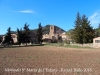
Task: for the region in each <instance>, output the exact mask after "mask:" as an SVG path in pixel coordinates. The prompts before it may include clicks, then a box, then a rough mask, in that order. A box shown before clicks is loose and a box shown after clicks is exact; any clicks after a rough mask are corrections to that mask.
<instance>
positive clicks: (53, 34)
mask: <svg viewBox="0 0 100 75" xmlns="http://www.w3.org/2000/svg"><path fill="white" fill-rule="evenodd" d="M55 34H56V28H55V26H50V32H49V35H50V38H51V39H52V37H54V36H55Z"/></svg>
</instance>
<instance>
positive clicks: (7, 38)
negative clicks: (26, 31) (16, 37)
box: [3, 27, 13, 45]
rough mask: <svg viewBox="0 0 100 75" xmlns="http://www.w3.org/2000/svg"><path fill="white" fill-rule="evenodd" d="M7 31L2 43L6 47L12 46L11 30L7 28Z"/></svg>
mask: <svg viewBox="0 0 100 75" xmlns="http://www.w3.org/2000/svg"><path fill="white" fill-rule="evenodd" d="M7 31H8V32H7V34H6V36H5V39H4V41H3V43H8V45H9V44H13V38H12V37H11V28H10V27H9V28H8V30H7Z"/></svg>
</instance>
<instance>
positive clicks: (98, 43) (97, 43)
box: [93, 37, 100, 48]
mask: <svg viewBox="0 0 100 75" xmlns="http://www.w3.org/2000/svg"><path fill="white" fill-rule="evenodd" d="M93 47H94V48H100V37H97V38H94V39H93Z"/></svg>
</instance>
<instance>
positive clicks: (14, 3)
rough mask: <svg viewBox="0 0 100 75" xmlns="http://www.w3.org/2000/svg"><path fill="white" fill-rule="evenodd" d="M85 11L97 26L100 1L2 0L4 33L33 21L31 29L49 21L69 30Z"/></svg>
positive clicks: (0, 12)
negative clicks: (77, 15) (78, 15)
mask: <svg viewBox="0 0 100 75" xmlns="http://www.w3.org/2000/svg"><path fill="white" fill-rule="evenodd" d="M77 12H79V13H80V14H81V16H82V15H83V14H85V15H86V16H87V17H88V20H89V21H90V23H91V26H93V28H97V27H98V25H99V23H100V0H0V34H5V33H6V32H7V29H8V27H11V30H12V31H16V30H17V28H19V29H20V28H23V26H24V24H25V23H27V24H29V28H30V29H36V28H38V24H39V23H41V25H42V26H45V25H47V24H50V25H56V26H58V27H60V28H62V29H64V30H65V31H68V30H69V29H73V28H74V26H75V24H74V22H75V19H76V14H77Z"/></svg>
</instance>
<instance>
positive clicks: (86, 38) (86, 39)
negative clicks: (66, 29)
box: [81, 15, 94, 43]
mask: <svg viewBox="0 0 100 75" xmlns="http://www.w3.org/2000/svg"><path fill="white" fill-rule="evenodd" d="M81 28H82V32H83V43H92V40H93V38H94V30H93V27H92V26H91V24H90V21H88V18H87V17H86V15H83V16H82V27H81Z"/></svg>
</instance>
